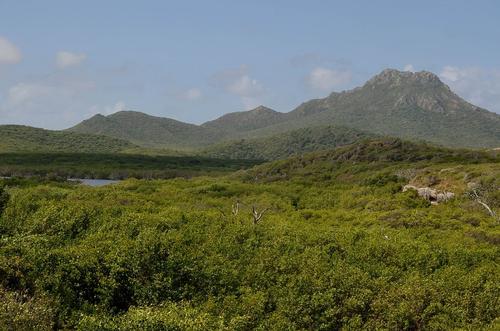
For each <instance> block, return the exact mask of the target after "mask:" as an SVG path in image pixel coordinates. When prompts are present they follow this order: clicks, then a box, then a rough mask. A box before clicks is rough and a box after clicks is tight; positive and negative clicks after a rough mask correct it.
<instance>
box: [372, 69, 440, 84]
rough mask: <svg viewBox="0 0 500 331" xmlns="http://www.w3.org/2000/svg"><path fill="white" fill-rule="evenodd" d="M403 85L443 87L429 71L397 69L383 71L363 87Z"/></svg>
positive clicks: (437, 78)
mask: <svg viewBox="0 0 500 331" xmlns="http://www.w3.org/2000/svg"><path fill="white" fill-rule="evenodd" d="M405 83H410V84H411V83H413V84H415V83H416V84H423V85H425V84H431V85H433V86H438V85H444V83H443V82H441V80H440V79H439V77H438V76H437V75H436V74H434V73H432V72H430V71H418V72H410V71H400V70H397V69H385V70H383V71H382V72H381V73H379V74H378V75H375V76H374V77H373V78H371V79H370V80H369V81H368V82H366V84H365V85H369V86H376V85H391V86H398V85H402V84H405Z"/></svg>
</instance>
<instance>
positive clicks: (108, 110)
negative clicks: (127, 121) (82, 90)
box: [87, 101, 127, 116]
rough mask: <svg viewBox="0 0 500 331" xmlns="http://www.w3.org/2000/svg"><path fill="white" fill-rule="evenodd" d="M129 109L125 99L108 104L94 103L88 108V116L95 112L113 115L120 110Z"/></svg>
mask: <svg viewBox="0 0 500 331" xmlns="http://www.w3.org/2000/svg"><path fill="white" fill-rule="evenodd" d="M123 110H127V105H126V104H125V102H123V101H117V102H116V103H115V104H112V105H108V106H100V105H93V106H92V107H90V108H89V109H88V112H87V113H88V116H91V115H95V114H103V115H111V114H114V113H117V112H119V111H123Z"/></svg>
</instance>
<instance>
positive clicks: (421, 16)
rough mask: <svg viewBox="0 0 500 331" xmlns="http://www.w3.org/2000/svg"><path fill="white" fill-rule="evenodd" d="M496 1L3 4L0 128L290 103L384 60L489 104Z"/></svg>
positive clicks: (496, 60) (499, 106) (498, 41)
mask: <svg viewBox="0 0 500 331" xmlns="http://www.w3.org/2000/svg"><path fill="white" fill-rule="evenodd" d="M499 17H500V1H496V0H495V1H486V0H484V1H482V0H476V1H461V0H454V1H444V0H443V1H439V0H433V1H426V0H424V1H401V0H398V1H396V0H394V1H388V0H379V1H369V0H366V1H361V0H358V1H316V0H308V1H306V0H304V1H293V0H288V1H280V0H275V1H272V0H267V1H261V0H253V1H239V0H232V1H228V0H213V1H191V0H183V1H168V0H165V1H148V0H144V1H127V0H120V1H114V0H106V1H102V0H101V1H94V0H86V1H62V0H46V1H38V0H37V1H28V0H0V124H24V125H31V126H36V127H43V128H49V129H63V128H68V127H70V126H72V125H75V124H76V123H78V122H79V121H81V120H83V119H86V118H89V117H91V116H93V115H95V114H98V113H101V114H104V115H107V114H111V113H113V112H116V111H120V110H135V111H141V112H145V113H148V114H152V115H156V116H162V117H170V118H174V119H177V120H181V121H186V122H190V123H196V124H199V123H203V122H205V121H208V120H212V119H215V118H217V117H218V116H221V115H223V114H225V113H228V112H234V111H243V110H248V109H252V108H254V107H256V106H259V105H265V106H267V107H270V108H273V109H275V110H277V111H282V112H288V111H290V110H292V109H293V108H295V107H297V106H298V105H299V104H300V103H302V102H304V101H307V100H309V99H312V98H319V97H324V96H327V95H328V94H330V93H331V92H333V91H342V90H346V89H351V88H353V87H356V86H359V85H362V84H363V83H364V82H365V81H366V80H368V79H369V78H370V77H372V76H373V75H375V74H377V73H379V72H380V71H382V70H383V69H385V68H394V69H399V70H409V71H420V70H428V71H432V72H434V73H436V74H438V75H439V76H440V77H441V79H442V80H443V81H444V82H445V83H446V84H448V85H449V86H450V87H451V88H452V90H454V91H455V92H456V93H457V94H459V95H460V96H462V97H464V98H465V99H466V100H468V101H470V102H472V103H474V104H476V105H478V106H481V107H484V108H486V109H488V110H491V111H494V112H497V113H500V19H499Z"/></svg>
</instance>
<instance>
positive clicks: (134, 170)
mask: <svg viewBox="0 0 500 331" xmlns="http://www.w3.org/2000/svg"><path fill="white" fill-rule="evenodd" d="M258 163H260V162H259V161H256V160H221V159H211V158H206V157H195V156H164V155H135V154H90V153H4V154H0V176H18V177H19V176H34V177H46V178H53V179H57V178H67V177H75V178H101V179H103V178H109V179H123V178H130V177H132V178H174V177H192V176H200V175H214V174H218V175H220V174H223V173H227V172H229V171H235V170H239V169H244V168H248V167H250V166H253V165H255V164H258Z"/></svg>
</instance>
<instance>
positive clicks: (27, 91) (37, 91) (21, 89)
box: [7, 83, 55, 106]
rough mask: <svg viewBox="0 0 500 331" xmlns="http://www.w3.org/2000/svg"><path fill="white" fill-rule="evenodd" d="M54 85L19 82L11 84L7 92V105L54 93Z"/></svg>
mask: <svg viewBox="0 0 500 331" xmlns="http://www.w3.org/2000/svg"><path fill="white" fill-rule="evenodd" d="M54 92H55V91H54V87H52V86H46V85H42V84H31V83H19V84H16V85H14V86H12V87H11V88H10V89H9V90H8V92H7V102H8V103H9V105H12V106H18V105H22V104H24V103H28V102H31V101H32V100H34V99H36V98H39V97H43V96H48V95H50V94H51V93H54Z"/></svg>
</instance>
